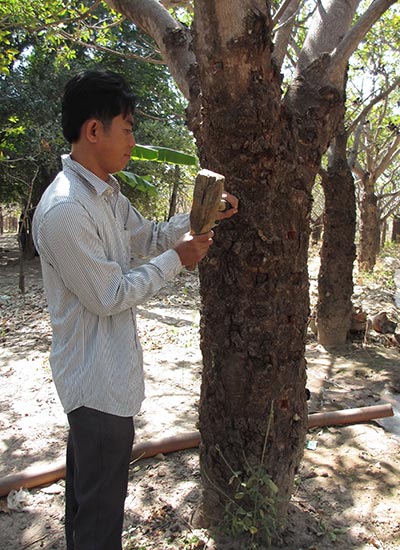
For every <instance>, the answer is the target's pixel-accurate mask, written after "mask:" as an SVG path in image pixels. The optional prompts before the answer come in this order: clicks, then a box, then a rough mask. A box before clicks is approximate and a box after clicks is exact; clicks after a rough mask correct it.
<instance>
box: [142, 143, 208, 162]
mask: <svg viewBox="0 0 400 550" xmlns="http://www.w3.org/2000/svg"><path fill="white" fill-rule="evenodd" d="M131 158H132V160H150V161H154V162H166V163H168V164H182V165H186V166H194V165H196V164H197V157H196V156H195V155H189V154H188V153H182V151H175V150H174V149H168V147H158V146H156V145H138V144H136V146H135V147H134V148H133V150H132V156H131Z"/></svg>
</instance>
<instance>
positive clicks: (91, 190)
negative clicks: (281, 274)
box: [33, 71, 237, 550]
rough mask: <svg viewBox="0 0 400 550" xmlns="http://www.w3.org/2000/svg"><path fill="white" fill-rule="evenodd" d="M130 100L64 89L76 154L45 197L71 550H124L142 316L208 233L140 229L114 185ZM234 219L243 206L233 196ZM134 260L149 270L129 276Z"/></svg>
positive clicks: (99, 89)
mask: <svg viewBox="0 0 400 550" xmlns="http://www.w3.org/2000/svg"><path fill="white" fill-rule="evenodd" d="M133 113H134V98H133V96H132V95H131V93H130V90H129V87H128V85H127V83H126V82H125V80H124V79H123V78H122V77H120V76H118V75H116V74H115V73H112V72H109V71H89V72H85V73H82V74H79V75H77V76H76V77H74V78H73V79H72V80H71V81H70V82H68V84H67V86H66V88H65V93H64V97H63V103H62V126H63V133H64V136H65V137H66V139H67V140H68V141H69V143H70V144H71V153H70V154H69V155H64V156H63V157H62V162H63V170H62V172H60V173H59V174H58V175H57V177H56V178H55V180H54V181H53V183H52V184H51V185H50V186H49V187H48V189H47V190H46V191H45V193H44V195H43V197H42V199H41V201H40V203H39V205H38V207H37V209H36V213H35V216H34V220H33V237H34V241H35V245H36V248H37V250H38V252H39V255H40V259H41V264H42V273H43V284H44V289H45V293H46V297H47V302H48V308H49V313H50V318H51V323H52V329H53V344H52V350H51V354H50V364H51V368H52V372H53V378H54V382H55V384H56V388H57V391H58V394H59V397H60V400H61V403H62V405H63V407H64V410H65V412H66V413H67V415H68V422H69V426H70V431H69V436H68V445H67V475H66V515H65V529H66V539H67V549H68V550H120V549H121V532H122V522H123V510H124V500H125V496H126V489H127V480H128V468H129V462H130V457H131V450H132V444H133V439H134V425H133V417H134V415H136V414H137V413H138V412H139V410H140V406H141V402H142V400H143V398H144V381H143V367H142V352H141V347H140V344H139V341H138V337H137V332H136V316H135V308H136V306H137V304H140V303H142V302H144V301H145V300H146V299H147V298H149V297H150V296H152V295H153V294H154V293H155V292H157V291H158V290H159V289H160V288H161V287H162V286H164V285H165V284H166V283H167V282H168V281H170V280H171V279H172V278H173V277H175V276H176V275H177V274H178V273H179V272H180V271H181V269H182V267H183V266H187V265H193V264H196V263H197V262H199V261H201V259H202V258H203V257H204V256H205V254H206V253H207V250H208V248H209V246H210V245H211V243H212V232H209V233H208V234H205V235H200V236H190V235H189V234H188V233H187V232H188V229H189V218H188V215H180V216H175V217H174V218H172V219H171V220H170V222H168V223H167V222H165V223H159V224H156V223H153V222H150V221H148V220H145V219H144V218H143V217H142V216H141V215H140V214H139V213H138V212H137V210H135V209H134V208H133V207H132V205H131V204H130V202H129V201H128V199H127V198H126V197H125V196H124V195H122V194H121V192H120V190H119V185H118V182H117V180H116V179H115V178H114V177H113V176H111V174H113V173H115V172H118V171H119V170H122V169H123V168H124V167H125V166H126V164H127V163H128V161H129V159H130V156H131V151H132V148H133V147H134V146H135V139H134V137H133V134H132V126H133ZM227 198H228V201H229V202H230V203H231V204H232V206H233V208H232V209H231V210H229V211H228V212H227V213H224V214H221V215H220V218H226V217H230V216H231V215H233V214H235V213H236V212H237V199H236V198H235V197H233V196H232V195H229V194H228V197H227ZM132 258H152V259H150V260H147V263H142V264H141V265H140V267H136V268H133V269H132V268H131V265H132V264H131V261H132Z"/></svg>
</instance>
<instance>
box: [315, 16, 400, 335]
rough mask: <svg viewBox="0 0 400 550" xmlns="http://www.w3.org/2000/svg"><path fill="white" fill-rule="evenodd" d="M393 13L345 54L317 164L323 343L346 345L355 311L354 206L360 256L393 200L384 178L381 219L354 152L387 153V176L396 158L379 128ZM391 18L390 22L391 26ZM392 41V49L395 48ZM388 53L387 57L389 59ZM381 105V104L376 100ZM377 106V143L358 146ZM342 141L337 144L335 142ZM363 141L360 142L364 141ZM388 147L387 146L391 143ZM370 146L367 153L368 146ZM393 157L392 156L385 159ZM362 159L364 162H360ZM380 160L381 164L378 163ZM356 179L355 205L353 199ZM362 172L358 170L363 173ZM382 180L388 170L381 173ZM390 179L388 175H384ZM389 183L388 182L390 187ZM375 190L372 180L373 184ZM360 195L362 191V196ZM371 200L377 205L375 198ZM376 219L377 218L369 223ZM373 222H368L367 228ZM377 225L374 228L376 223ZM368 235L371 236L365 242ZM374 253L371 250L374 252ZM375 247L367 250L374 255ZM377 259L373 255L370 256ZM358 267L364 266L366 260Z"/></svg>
mask: <svg viewBox="0 0 400 550" xmlns="http://www.w3.org/2000/svg"><path fill="white" fill-rule="evenodd" d="M397 21H398V17H396V15H395V16H394V19H393V20H392V19H389V17H388V16H387V14H385V15H384V16H383V17H382V18H381V19H380V20H379V21H378V22H377V24H376V25H375V26H374V27H373V28H372V29H371V31H370V32H369V33H368V34H367V35H366V37H365V40H364V41H363V43H362V45H361V46H360V47H359V48H358V49H357V51H356V52H355V53H354V55H353V56H352V57H351V59H350V62H349V75H348V81H347V86H346V87H347V88H348V96H349V97H348V99H347V101H346V107H347V109H346V113H345V115H344V118H343V128H342V130H341V131H340V134H339V135H338V136H337V137H336V138H335V140H334V141H333V142H332V144H331V147H330V150H329V152H330V154H329V155H328V161H327V165H328V169H323V168H321V174H322V182H323V188H324V192H325V215H324V238H323V244H322V249H321V267H320V271H319V276H318V305H317V328H318V341H319V343H320V344H322V345H324V346H337V345H343V344H344V343H345V342H346V339H347V336H348V333H349V330H350V326H351V318H352V308H353V306H352V293H353V264H354V260H355V257H356V254H355V253H356V249H355V245H354V241H355V236H356V210H357V211H358V212H359V213H360V216H361V222H362V223H361V224H360V231H359V234H360V242H359V246H358V252H359V260H360V259H361V258H363V257H365V256H366V250H368V249H369V250H370V253H371V252H372V250H375V251H376V250H377V249H378V248H379V227H380V225H382V226H383V225H384V220H385V219H387V218H388V217H389V216H390V215H391V213H392V212H393V209H394V208H395V207H396V205H397V202H396V201H397V192H396V186H395V185H394V182H393V177H391V183H390V184H389V186H388V185H386V186H385V190H386V192H385V194H384V196H382V198H381V200H382V207H383V210H382V214H381V220H378V218H379V215H378V210H379V206H378V204H379V201H380V199H379V198H378V196H375V194H374V193H373V194H372V195H371V194H368V193H367V192H366V189H364V190H363V191H361V186H360V183H358V182H359V181H360V180H363V181H368V180H369V179H370V178H369V176H367V171H363V170H362V168H361V166H360V161H359V160H358V159H365V158H367V157H368V158H369V159H370V162H371V163H372V164H375V163H378V164H382V160H383V159H385V163H386V170H385V172H384V173H385V174H386V176H387V177H389V171H388V166H389V165H390V164H392V166H393V163H392V161H393V155H392V154H387V153H388V151H389V149H388V148H387V147H383V141H384V134H387V133H388V129H387V127H388V125H389V126H392V127H393V124H394V121H393V120H392V119H391V117H393V109H396V101H397V99H398V98H397V97H396V95H397V94H396V90H397V88H398V83H399V80H398V76H397V75H396V69H397V66H396V56H397V50H396V46H395V45H396V41H397V40H398V38H397V30H396V29H397V25H396V22H397ZM392 23H394V25H393V26H392ZM393 49H394V50H395V51H394V52H393ZM387 60H388V62H387ZM378 106H379V107H378ZM377 108H378V109H380V111H381V113H382V115H383V116H384V117H385V118H386V121H384V120H381V121H380V122H379V121H378V120H377V118H376V117H375V121H374V129H375V130H374V134H375V139H374V141H375V142H376V145H377V141H378V139H379V141H380V144H379V147H378V148H377V149H376V150H375V151H374V150H373V147H371V148H369V147H361V148H360V141H361V143H363V140H362V139H361V137H362V135H363V131H364V125H365V120H366V118H368V119H370V114H372V112H373V110H374V109H377ZM339 143H340V146H338V145H339ZM364 143H365V142H364ZM391 145H392V146H393V145H394V149H393V147H392V149H391V150H392V153H394V152H395V150H396V145H395V144H391ZM367 151H368V153H367ZM390 159H391V160H390ZM361 164H362V163H361ZM381 167H382V168H383V165H382V166H381ZM352 172H353V173H354V174H355V177H356V183H357V191H358V192H357V197H358V209H357V208H356V201H355V188H354V187H355V183H354V181H353V176H352ZM360 173H362V174H363V177H362V178H360ZM380 179H382V180H384V179H386V178H385V177H382V176H381V177H380ZM386 183H389V182H386ZM389 187H390V188H389ZM375 190H376V188H375ZM361 197H363V198H361ZM374 205H376V206H374ZM373 222H375V223H373ZM368 228H370V229H368ZM373 228H375V231H374V229H373ZM367 243H371V244H373V243H375V246H373V247H372V249H371V247H370V248H369V247H368V246H366V245H367ZM375 254H376V252H375ZM375 254H374V253H372V257H374V256H375ZM374 261H375V260H373V263H374ZM359 263H361V264H362V265H361V267H365V262H359Z"/></svg>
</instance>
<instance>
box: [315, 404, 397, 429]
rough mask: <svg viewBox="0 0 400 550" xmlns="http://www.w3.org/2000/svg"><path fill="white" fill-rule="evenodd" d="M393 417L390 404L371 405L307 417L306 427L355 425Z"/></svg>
mask: <svg viewBox="0 0 400 550" xmlns="http://www.w3.org/2000/svg"><path fill="white" fill-rule="evenodd" d="M387 416H393V409H392V405H390V403H386V404H385V405H372V406H371V407H359V408H358V409H343V410H341V411H328V412H321V413H313V414H310V415H308V427H309V428H316V427H317V426H318V427H319V426H336V425H338V424H356V423H357V422H365V421H367V420H372V419H373V418H384V417H387Z"/></svg>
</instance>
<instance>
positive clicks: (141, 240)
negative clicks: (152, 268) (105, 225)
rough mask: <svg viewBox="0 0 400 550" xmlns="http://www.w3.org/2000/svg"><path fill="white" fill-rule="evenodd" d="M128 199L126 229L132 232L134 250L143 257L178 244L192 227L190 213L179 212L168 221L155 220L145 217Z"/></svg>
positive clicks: (148, 256) (150, 256)
mask: <svg viewBox="0 0 400 550" xmlns="http://www.w3.org/2000/svg"><path fill="white" fill-rule="evenodd" d="M126 201H127V206H128V209H129V214H128V217H127V222H126V229H127V230H128V231H130V233H131V242H132V250H133V252H134V254H136V255H137V256H139V257H141V258H152V257H154V256H157V255H158V254H161V253H162V252H165V251H166V250H168V249H170V248H171V247H172V246H174V245H175V244H176V242H177V241H178V239H180V238H181V237H182V236H183V235H184V234H185V233H187V232H188V231H189V229H190V222H189V214H178V215H177V216H173V217H172V218H171V219H170V220H169V221H168V222H158V223H156V222H153V221H150V220H147V219H146V218H144V217H143V216H142V215H141V214H140V212H138V211H137V210H136V209H135V208H133V207H132V206H131V205H130V203H129V202H128V200H127V199H126Z"/></svg>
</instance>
